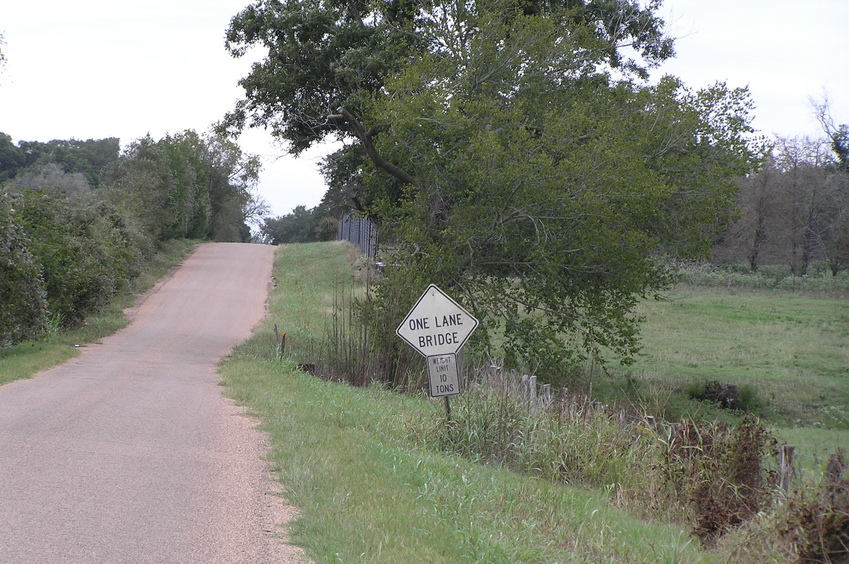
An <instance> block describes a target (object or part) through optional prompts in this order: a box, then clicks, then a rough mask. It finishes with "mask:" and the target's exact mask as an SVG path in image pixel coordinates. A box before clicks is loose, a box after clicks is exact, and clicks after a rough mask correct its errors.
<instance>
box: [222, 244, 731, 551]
mask: <svg viewBox="0 0 849 564" xmlns="http://www.w3.org/2000/svg"><path fill="white" fill-rule="evenodd" d="M274 277H275V280H276V282H277V284H276V288H275V290H274V292H273V295H272V297H271V298H270V300H269V304H270V309H271V315H270V316H269V317H268V318H267V319H266V320H265V321H264V322H263V323H262V324H261V326H260V327H259V328H258V329H257V331H256V333H255V336H254V337H253V338H252V339H251V340H250V341H248V342H247V343H245V344H244V345H243V346H241V347H239V348H238V349H237V350H236V351H234V353H233V355H232V356H231V358H230V359H228V360H227V361H226V362H224V363H223V364H222V366H221V375H222V383H223V384H224V385H225V386H226V391H227V393H228V394H229V395H231V396H232V397H233V398H235V399H236V401H237V402H239V403H240V404H243V405H245V406H247V407H248V408H249V409H250V411H251V412H253V413H254V414H256V415H257V416H258V417H259V418H260V419H261V421H262V428H263V429H264V430H265V431H266V432H267V433H268V434H269V437H270V440H271V446H272V454H271V459H272V461H273V463H274V466H275V468H276V471H277V472H278V473H279V477H280V481H281V482H282V484H283V485H284V487H285V490H286V494H285V495H286V497H287V499H288V500H289V501H290V502H291V503H292V504H294V505H295V506H297V507H298V508H299V511H300V515H299V517H298V518H297V519H296V521H295V522H294V523H293V524H292V526H291V535H290V536H291V540H292V542H293V543H295V544H297V545H300V546H303V547H304V548H305V550H306V552H307V553H308V555H309V556H310V557H311V558H313V559H314V561H315V562H316V563H317V564H320V563H325V562H326V563H330V562H333V563H336V562H345V563H350V562H363V563H366V562H367V563H370V564H380V563H392V564H395V563H398V562H405V563H416V562H422V563H425V562H426V563H440V562H487V563H501V562H504V563H508V562H510V563H517V562H635V563H639V562H711V561H724V558H723V557H722V555H720V554H715V553H709V552H704V551H701V550H699V548H698V546H697V543H696V541H694V540H693V539H692V538H691V537H690V536H689V535H688V531H687V530H686V529H685V528H683V527H680V526H676V525H668V524H659V523H648V522H645V521H642V520H640V519H638V518H636V517H634V516H633V515H631V514H629V513H626V512H623V511H620V510H618V509H616V508H614V507H613V506H612V505H611V504H610V499H609V494H608V492H604V491H590V490H586V489H581V488H574V487H570V486H567V485H562V484H552V483H548V482H545V481H543V480H539V479H535V478H530V477H524V476H520V475H517V474H515V473H513V472H509V471H507V470H504V469H501V468H497V467H487V466H482V465H478V464H475V463H472V462H469V461H466V460H464V459H462V458H460V457H458V456H454V455H449V454H444V453H439V452H433V451H429V450H426V449H424V448H422V447H420V446H418V445H416V444H415V443H414V441H413V440H412V438H411V431H410V428H411V427H417V426H418V425H415V424H414V423H415V422H416V421H419V420H422V419H431V420H433V419H438V418H440V417H442V416H443V415H442V413H443V412H442V409H443V406H442V404H441V403H440V402H438V401H436V402H435V401H433V400H430V399H428V398H426V397H424V396H419V395H401V394H397V393H394V392H391V391H387V390H385V389H383V388H381V387H378V386H372V387H369V388H351V387H349V386H347V385H344V384H339V383H332V382H326V381H323V380H319V379H317V378H314V377H311V376H308V375H306V374H305V373H303V372H301V371H299V370H298V369H297V362H307V361H308V360H309V358H308V357H307V356H306V355H308V353H309V351H310V350H314V349H313V347H314V346H315V343H316V342H317V341H319V340H321V338H322V336H323V332H324V325H325V323H326V322H327V321H326V320H327V319H328V316H329V315H330V314H331V313H332V310H333V303H334V301H333V300H334V296H335V295H336V294H337V293H338V287H339V284H340V283H345V282H346V281H350V280H351V279H352V274H351V256H350V253H349V250H348V248H347V247H346V246H344V245H341V244H338V243H322V244H310V245H291V246H286V247H282V248H281V249H280V250H279V251H278V254H277V257H276V262H275V267H274ZM273 324H277V325H278V329H279V330H281V331H284V332H286V342H287V349H286V356H287V358H286V359H285V360H283V361H280V360H275V359H274V357H275V343H276V342H275V337H274V333H273V330H272V326H273ZM293 359H295V360H293Z"/></svg>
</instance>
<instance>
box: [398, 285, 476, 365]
mask: <svg viewBox="0 0 849 564" xmlns="http://www.w3.org/2000/svg"><path fill="white" fill-rule="evenodd" d="M477 326H478V320H477V319H475V318H474V317H472V314H471V313H469V312H468V311H466V310H465V309H463V308H462V307H461V306H460V304H458V303H457V302H455V301H454V300H452V299H451V298H449V297H448V295H447V294H445V292H443V291H442V290H440V289H439V288H437V287H436V285H435V284H431V285H430V286H428V287H427V289H426V290H425V291H424V294H422V297H420V298H419V301H417V302H416V305H414V306H413V308H412V309H411V310H410V313H408V314H407V317H405V318H404V321H402V322H401V325H399V326H398V329H397V331H396V333H398V336H399V337H401V338H402V339H404V340H405V341H407V343H409V344H410V346H411V347H413V348H414V349H416V350H417V351H419V353H421V354H422V355H423V356H425V357H431V356H440V355H448V354H452V353H456V352H457V351H459V350H460V349H461V348H462V347H463V345H465V344H466V341H467V340H468V339H469V336H471V334H472V332H473V331H474V330H475V328H476V327H477Z"/></svg>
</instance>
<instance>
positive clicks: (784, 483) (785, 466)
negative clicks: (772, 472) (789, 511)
mask: <svg viewBox="0 0 849 564" xmlns="http://www.w3.org/2000/svg"><path fill="white" fill-rule="evenodd" d="M795 448H796V447H794V446H793V445H781V450H779V451H778V487H779V488H781V489H782V490H784V493H787V492H789V491H790V481H791V480H792V478H793V451H794V450H795Z"/></svg>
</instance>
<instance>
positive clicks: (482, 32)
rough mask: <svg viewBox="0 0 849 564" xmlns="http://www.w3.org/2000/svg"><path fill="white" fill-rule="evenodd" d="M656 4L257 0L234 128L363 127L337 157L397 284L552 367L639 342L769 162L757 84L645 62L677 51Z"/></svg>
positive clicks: (401, 294)
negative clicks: (449, 299) (706, 79)
mask: <svg viewBox="0 0 849 564" xmlns="http://www.w3.org/2000/svg"><path fill="white" fill-rule="evenodd" d="M659 4H660V2H658V1H652V2H648V3H641V2H636V1H631V0H588V1H576V0H565V1H564V0H561V1H559V2H547V1H535V0H479V1H473V2H458V1H456V0H445V1H439V0H430V1H427V2H415V3H413V2H407V1H405V0H396V1H387V2H379V3H360V2H356V1H354V2H350V1H348V2H339V1H322V0H308V1H294V0H291V1H277V0H274V1H271V0H261V1H259V2H256V3H255V4H253V5H251V6H249V7H248V8H246V9H245V10H244V11H242V12H241V13H240V14H239V15H237V16H236V17H235V18H234V19H233V21H232V23H231V26H230V29H229V32H228V36H227V37H228V42H229V43H228V45H229V48H230V50H231V53H233V54H234V55H236V56H239V55H241V54H243V53H244V52H246V50H247V49H248V48H249V47H251V46H254V45H261V46H263V47H265V48H267V49H268V55H267V57H266V58H265V59H264V60H263V61H262V62H260V63H257V64H255V65H254V67H253V69H252V71H251V73H250V74H249V75H248V76H247V77H245V78H244V79H243V80H242V85H243V86H244V87H245V89H246V93H247V97H246V99H245V100H243V101H242V102H240V103H239V104H238V105H237V106H236V108H235V109H234V111H233V112H231V113H230V114H228V116H227V117H226V118H225V120H224V122H222V124H221V128H222V129H225V130H229V131H231V132H234V131H238V130H240V128H242V127H245V126H265V127H269V128H270V129H271V130H272V131H273V132H274V134H275V135H277V136H278V137H279V138H280V139H281V140H285V141H288V142H289V143H290V145H291V147H292V150H293V151H295V152H298V151H301V150H303V149H305V148H307V147H309V146H310V145H311V144H313V143H316V142H318V141H320V140H322V139H323V138H325V137H326V136H328V135H332V134H335V135H337V136H339V137H341V138H343V139H346V140H347V141H348V145H347V146H346V147H344V148H343V149H342V150H341V151H340V152H339V153H337V154H336V155H334V156H332V157H331V158H329V159H328V160H327V161H326V163H325V175H326V177H328V178H329V179H331V181H332V183H331V185H332V186H334V188H335V189H337V190H339V191H343V192H345V193H347V194H348V195H350V197H351V201H352V204H353V206H354V207H356V208H357V209H358V210H359V211H360V212H362V213H364V214H366V215H368V216H369V217H371V218H372V219H373V220H375V221H376V223H377V224H378V227H379V229H380V231H381V237H382V240H384V241H391V245H392V250H391V252H392V260H391V263H392V264H393V265H395V266H394V267H393V268H391V269H388V270H387V272H386V278H385V282H384V283H383V284H381V285H380V286H379V287H378V296H379V298H380V299H382V300H383V301H384V302H385V303H386V304H388V303H412V301H413V300H414V297H415V296H416V295H418V294H419V293H420V292H421V290H422V289H423V288H424V287H425V286H426V284H427V283H430V282H434V283H437V284H440V285H442V286H443V287H445V288H446V289H447V290H448V291H449V292H450V293H452V294H453V295H455V296H457V297H458V298H460V299H462V300H463V301H464V302H465V304H466V305H467V306H468V307H470V308H471V309H472V311H473V313H474V314H475V315H476V316H478V317H479V318H480V319H481V320H482V321H483V323H482V325H481V327H482V328H484V330H483V331H480V330H479V331H478V334H479V336H480V337H481V338H482V339H483V341H484V342H487V341H488V340H489V339H492V338H494V337H495V336H496V335H499V338H501V337H503V342H504V348H505V350H506V352H507V354H508V355H510V356H511V357H514V358H516V359H521V360H523V361H524V362H527V363H530V364H532V365H534V366H535V367H537V368H543V369H551V370H555V369H557V368H559V367H562V366H563V365H564V363H565V362H575V361H578V360H581V359H584V358H586V357H588V356H592V357H595V358H600V357H603V356H605V355H606V354H607V353H609V352H612V353H613V354H614V355H615V356H617V357H619V358H621V359H625V360H627V359H629V358H630V357H631V356H632V355H633V354H635V353H636V351H637V350H638V340H637V333H636V328H637V322H638V318H637V317H636V316H635V315H634V313H633V311H634V305H635V304H636V302H637V300H638V299H640V298H641V297H643V296H646V295H649V294H651V293H652V292H655V291H657V290H659V289H661V288H663V287H665V285H666V284H667V283H668V282H669V281H670V279H671V278H670V272H669V271H668V268H667V264H668V262H667V259H668V258H669V257H692V256H699V255H703V254H704V253H706V252H707V249H708V246H709V241H710V236H711V235H712V234H713V233H714V231H715V230H716V229H717V228H718V227H719V226H720V225H721V223H722V222H723V220H724V214H725V213H727V212H728V211H729V210H730V209H731V206H732V203H733V198H732V196H733V191H734V185H733V183H731V182H730V177H731V176H733V175H734V174H740V173H742V172H745V171H746V170H747V169H748V168H749V167H750V166H751V165H752V163H753V155H752V153H751V152H750V150H749V146H748V143H747V135H748V134H749V133H750V132H751V129H750V127H749V117H748V112H749V111H750V110H751V101H750V100H749V97H748V92H747V91H746V90H745V89H733V88H728V87H727V86H726V85H725V84H721V83H718V84H716V85H714V86H712V87H710V88H707V89H704V90H699V91H693V90H691V89H689V88H687V87H686V86H685V85H683V84H682V83H681V82H680V81H678V80H677V79H675V78H673V77H667V78H664V79H662V80H660V81H659V82H657V83H655V84H651V83H649V82H648V81H646V80H645V78H646V77H647V76H648V73H649V70H650V69H651V68H652V67H654V66H656V65H657V64H659V63H660V62H662V61H663V60H665V59H667V58H669V57H670V56H672V55H673V54H674V51H673V43H672V40H671V39H670V38H669V37H667V36H666V35H665V33H664V22H663V20H662V19H661V18H659V17H658V16H657V13H656V11H657V8H658V6H659ZM387 311H388V309H387ZM392 322H393V321H392V320H386V326H387V327H391V326H392V325H391V324H392ZM395 323H397V320H395Z"/></svg>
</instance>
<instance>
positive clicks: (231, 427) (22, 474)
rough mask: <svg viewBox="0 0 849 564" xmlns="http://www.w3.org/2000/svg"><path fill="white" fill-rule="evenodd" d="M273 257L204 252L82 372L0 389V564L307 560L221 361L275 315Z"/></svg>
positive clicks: (264, 250) (64, 369) (243, 251)
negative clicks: (293, 541) (224, 389)
mask: <svg viewBox="0 0 849 564" xmlns="http://www.w3.org/2000/svg"><path fill="white" fill-rule="evenodd" d="M272 254H273V248H272V247H268V246H264V245H243V244H227V243H214V244H203V245H200V246H199V247H198V249H197V250H196V251H195V252H194V253H193V254H192V255H191V256H190V257H189V258H188V259H187V260H186V261H185V262H184V264H183V265H182V266H181V267H180V268H179V269H178V270H177V271H176V272H175V273H174V274H173V275H172V276H171V277H169V278H167V279H166V280H165V282H164V283H162V284H161V285H160V286H159V287H158V288H157V289H155V290H154V291H153V292H152V293H150V294H149V295H148V296H147V297H146V298H145V299H144V301H143V302H142V303H141V305H140V306H139V307H138V308H137V309H136V310H135V312H134V313H133V323H132V324H131V325H130V326H129V327H128V328H126V329H125V330H123V331H121V332H119V333H118V334H116V335H114V336H112V337H109V338H107V339H104V340H103V342H102V344H98V345H93V346H89V347H86V349H85V350H84V351H83V353H82V354H81V355H80V356H79V357H78V358H76V359H74V360H72V361H70V362H68V363H66V364H65V365H63V366H60V367H58V368H55V369H53V370H50V371H47V372H44V373H42V374H40V375H38V376H36V377H35V378H33V379H30V380H24V381H18V382H13V383H11V384H7V385H5V386H0V562H1V563H3V564H6V563H14V564H39V563H49V564H60V563H71V562H73V563H86V564H89V563H128V564H129V563H148V562H149V563H158V564H183V563H203V564H217V563H240V564H241V563H244V564H254V563H256V564H260V563H265V562H301V561H302V560H301V559H299V553H298V552H297V550H295V549H294V548H293V547H291V546H289V545H285V544H284V543H282V542H281V541H280V540H279V539H278V538H275V535H278V534H279V533H280V532H281V529H280V528H279V527H277V526H276V524H278V523H280V522H281V521H283V520H285V519H286V511H287V508H286V507H285V505H284V504H283V503H282V501H281V500H280V498H279V496H276V495H272V494H271V493H269V492H271V491H272V490H273V489H274V484H273V482H272V481H271V480H270V476H269V473H268V468H267V466H266V464H265V463H264V462H263V459H262V457H263V456H264V454H265V452H266V450H265V442H264V441H265V439H264V437H263V435H262V434H261V433H260V432H258V431H257V430H256V429H255V428H254V424H255V422H253V421H252V420H251V419H250V418H248V417H246V416H245V415H243V414H242V411H241V410H240V409H239V408H237V407H235V406H234V405H233V404H232V403H231V402H230V401H228V400H225V399H224V398H223V397H222V395H221V388H220V387H219V386H218V379H219V378H218V376H217V375H216V364H217V362H218V361H219V359H220V358H221V357H223V356H225V355H226V354H227V353H228V352H229V351H230V349H231V348H232V347H233V346H235V345H236V344H238V343H239V342H241V341H243V340H244V339H246V338H247V337H248V336H249V334H250V330H251V328H252V326H253V325H254V324H255V323H256V322H257V321H259V320H260V319H261V317H262V316H263V315H264V313H265V299H266V296H267V292H268V285H269V282H270V280H271V263H272Z"/></svg>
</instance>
